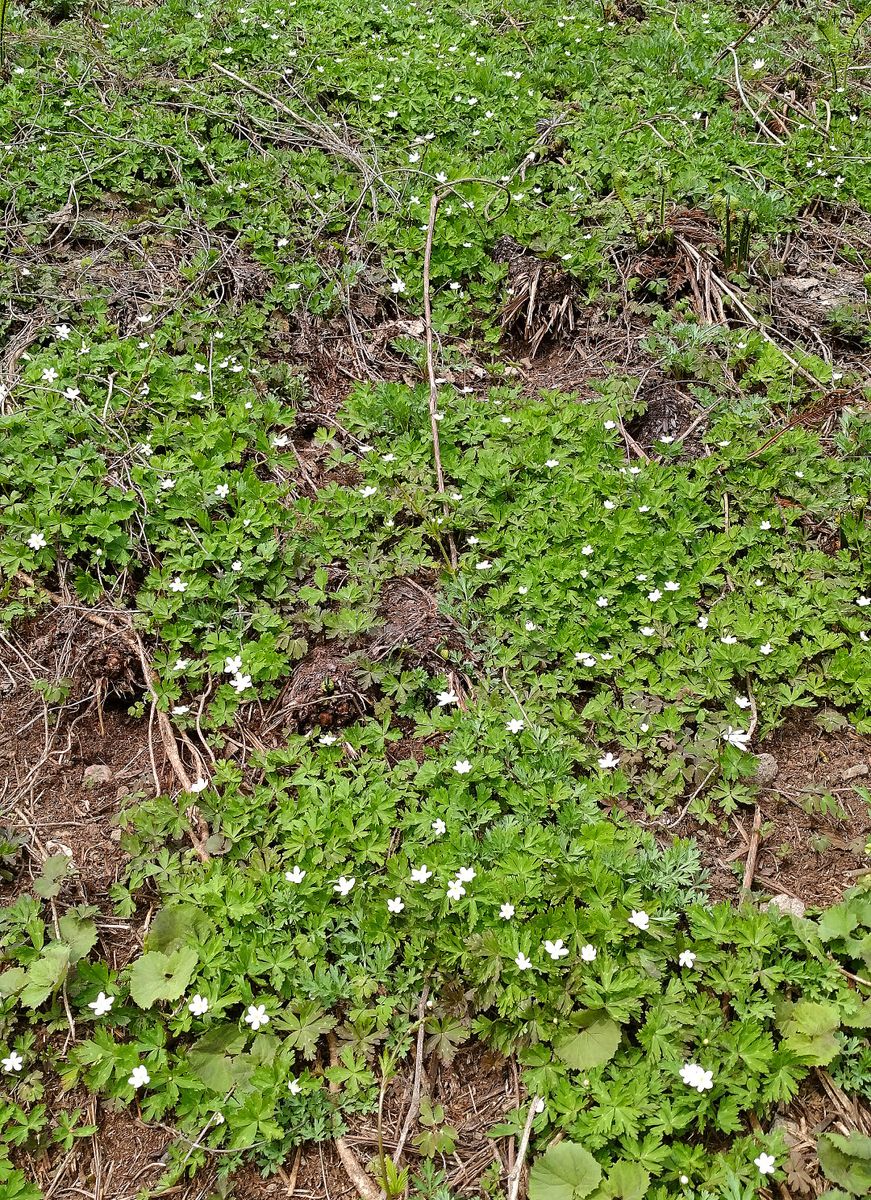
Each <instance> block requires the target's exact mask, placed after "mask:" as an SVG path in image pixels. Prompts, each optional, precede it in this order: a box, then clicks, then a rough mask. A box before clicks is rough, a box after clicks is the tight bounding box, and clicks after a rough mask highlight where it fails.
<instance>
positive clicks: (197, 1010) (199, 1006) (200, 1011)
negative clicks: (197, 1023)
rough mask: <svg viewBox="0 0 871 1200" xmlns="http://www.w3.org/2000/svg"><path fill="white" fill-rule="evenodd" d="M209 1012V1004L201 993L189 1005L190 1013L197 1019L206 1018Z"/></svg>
mask: <svg viewBox="0 0 871 1200" xmlns="http://www.w3.org/2000/svg"><path fill="white" fill-rule="evenodd" d="M208 1011H209V1002H208V1000H207V999H206V997H205V996H201V995H200V993H199V992H197V994H196V995H195V996H194V997H193V999H192V1000H191V1002H190V1004H189V1005H188V1012H189V1013H192V1014H193V1015H194V1016H195V1017H204V1016H205V1015H206V1013H207V1012H208Z"/></svg>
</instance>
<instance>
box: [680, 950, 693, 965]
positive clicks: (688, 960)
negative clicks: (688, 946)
mask: <svg viewBox="0 0 871 1200" xmlns="http://www.w3.org/2000/svg"><path fill="white" fill-rule="evenodd" d="M677 961H678V965H679V966H681V967H692V966H694V965H695V961H696V956H695V954H694V953H693V951H692V950H682V951H681V953H680V957H679V958H678V960H677Z"/></svg>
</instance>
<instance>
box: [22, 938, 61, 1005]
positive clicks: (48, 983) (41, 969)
mask: <svg viewBox="0 0 871 1200" xmlns="http://www.w3.org/2000/svg"><path fill="white" fill-rule="evenodd" d="M69 965H70V948H69V946H68V945H66V943H65V942H51V943H50V945H48V946H46V947H45V949H44V950H43V952H42V954H40V956H39V958H38V959H36V961H35V962H32V963H31V964H30V966H29V967H28V968H27V983H26V984H25V986H24V988H23V989H22V991H21V995H20V997H19V999H20V1000H21V1003H22V1004H23V1005H24V1007H25V1008H37V1007H38V1006H39V1005H40V1004H42V1002H43V1000H47V999H48V997H49V996H50V995H51V994H52V992H54V991H55V990H56V989H57V988H58V987H60V985H61V983H62V982H63V981H64V979H65V978H66V974H67V971H68V970H69Z"/></svg>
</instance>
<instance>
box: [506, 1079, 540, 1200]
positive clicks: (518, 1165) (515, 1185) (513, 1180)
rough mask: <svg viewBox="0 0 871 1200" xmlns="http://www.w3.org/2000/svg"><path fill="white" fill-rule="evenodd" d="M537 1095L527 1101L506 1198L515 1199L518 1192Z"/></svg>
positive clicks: (535, 1113)
mask: <svg viewBox="0 0 871 1200" xmlns="http://www.w3.org/2000/svg"><path fill="white" fill-rule="evenodd" d="M538 1105H539V1098H538V1096H533V1097H532V1099H531V1100H530V1101H529V1112H528V1113H527V1116H526V1124H525V1125H524V1127H523V1135H522V1137H521V1139H520V1145H519V1146H518V1148H517V1158H516V1159H515V1162H514V1166H513V1167H512V1168H511V1174H510V1175H509V1176H508V1196H507V1200H517V1197H518V1195H519V1194H520V1176H521V1175H522V1173H523V1165H524V1163H525V1162H526V1152H527V1150H528V1149H529V1139H530V1137H531V1136H532V1123H533V1121H534V1120H535V1118H536V1117H537V1116H538V1111H539V1109H538Z"/></svg>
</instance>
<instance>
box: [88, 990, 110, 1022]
mask: <svg viewBox="0 0 871 1200" xmlns="http://www.w3.org/2000/svg"><path fill="white" fill-rule="evenodd" d="M114 1003H115V997H114V996H107V995H106V993H105V992H99V993H98V994H97V999H96V1000H92V1001H91V1002H90V1004H89V1005H88V1008H90V1009H91V1010H92V1011H93V1014H94V1016H95V1017H105V1015H106V1013H108V1012H111V1009H112V1005H113V1004H114Z"/></svg>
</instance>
